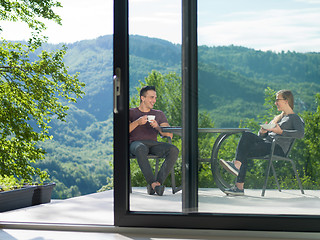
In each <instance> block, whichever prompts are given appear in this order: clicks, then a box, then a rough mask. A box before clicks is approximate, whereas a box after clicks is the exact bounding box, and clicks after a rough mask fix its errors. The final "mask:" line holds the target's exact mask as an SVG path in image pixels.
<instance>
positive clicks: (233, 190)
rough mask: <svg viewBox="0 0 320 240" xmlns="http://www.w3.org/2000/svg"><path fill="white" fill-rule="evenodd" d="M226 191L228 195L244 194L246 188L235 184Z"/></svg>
mask: <svg viewBox="0 0 320 240" xmlns="http://www.w3.org/2000/svg"><path fill="white" fill-rule="evenodd" d="M224 193H225V194H227V195H234V196H243V195H244V189H239V188H238V187H237V186H233V187H232V188H227V189H225V190H224Z"/></svg>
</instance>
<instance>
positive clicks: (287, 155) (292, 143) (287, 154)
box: [285, 138, 296, 158]
mask: <svg viewBox="0 0 320 240" xmlns="http://www.w3.org/2000/svg"><path fill="white" fill-rule="evenodd" d="M295 141H296V139H295V138H293V139H292V140H291V144H290V146H289V148H288V151H287V152H286V153H285V157H286V158H287V157H289V154H290V152H291V149H292V148H293V145H294V142H295Z"/></svg>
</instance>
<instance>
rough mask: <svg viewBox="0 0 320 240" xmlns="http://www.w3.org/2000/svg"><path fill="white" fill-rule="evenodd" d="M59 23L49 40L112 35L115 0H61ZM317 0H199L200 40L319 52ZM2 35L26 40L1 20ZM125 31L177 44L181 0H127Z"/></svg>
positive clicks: (18, 27)
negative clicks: (60, 20) (127, 22)
mask: <svg viewBox="0 0 320 240" xmlns="http://www.w3.org/2000/svg"><path fill="white" fill-rule="evenodd" d="M60 2H61V3H62V5H63V6H64V7H63V8H62V9H58V10H57V13H58V14H60V16H61V17H62V19H63V22H62V23H63V25H62V26H59V25H57V24H55V23H47V27H48V30H47V31H46V35H47V36H48V37H49V42H50V43H61V42H63V43H72V42H76V41H80V40H84V39H94V38H97V37H99V36H103V35H107V34H112V33H113V0H90V1H88V0H60ZM319 22H320V0H198V44H199V45H208V46H228V45H231V44H233V45H236V46H244V47H249V48H254V49H256V50H263V51H268V50H271V51H278V52H279V51H288V50H289V51H297V52H320V24H319ZM1 26H2V27H3V30H4V31H3V33H1V36H2V37H4V38H6V39H9V40H25V39H27V37H26V36H27V35H26V29H25V26H23V25H21V24H17V23H15V24H12V23H3V22H1ZM129 34H137V35H143V36H149V37H154V38H161V39H165V40H168V41H170V42H172V43H181V0H129Z"/></svg>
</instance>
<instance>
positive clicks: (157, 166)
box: [130, 137, 182, 194]
mask: <svg viewBox="0 0 320 240" xmlns="http://www.w3.org/2000/svg"><path fill="white" fill-rule="evenodd" d="M164 138H167V140H168V143H172V141H171V138H170V137H164ZM147 158H148V159H155V160H156V165H155V170H154V172H155V176H157V174H158V172H159V162H160V159H161V158H163V156H157V155H153V154H149V155H148V156H147ZM131 159H136V157H135V156H133V155H130V160H131ZM170 174H171V187H172V194H175V193H177V192H179V191H180V190H181V189H182V188H181V187H177V186H176V178H175V174H174V168H172V170H171V173H170ZM130 193H132V186H131V178H130Z"/></svg>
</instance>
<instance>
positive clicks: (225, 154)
mask: <svg viewBox="0 0 320 240" xmlns="http://www.w3.org/2000/svg"><path fill="white" fill-rule="evenodd" d="M319 7H320V4H319V3H317V2H302V1H284V2H281V3H279V2H277V1H264V2H259V3H257V2H253V1H250V0H247V1H227V2H223V1H206V0H199V1H198V12H199V15H198V44H199V47H198V53H199V56H198V58H199V62H198V69H199V70H198V71H199V73H198V74H199V112H203V114H204V115H202V116H201V115H200V116H199V123H200V122H201V118H203V116H205V117H206V119H207V125H204V127H209V126H210V127H211V126H213V127H214V128H248V130H250V131H251V132H253V133H258V131H259V129H260V124H263V123H265V122H266V121H268V122H269V121H270V120H272V119H273V117H274V116H275V115H276V114H277V112H278V111H277V106H278V103H277V105H275V97H276V94H275V93H276V91H278V90H280V89H290V90H291V91H292V92H293V93H294V96H295V107H294V112H295V113H297V114H299V115H300V116H301V117H302V118H303V119H304V120H305V127H306V129H308V128H309V127H308V126H313V122H314V121H315V117H316V116H317V115H318V114H319V112H318V111H319V110H317V104H316V103H315V100H316V99H318V98H319V96H318V95H316V94H317V92H319V90H320V85H319V84H318V83H317V81H316V78H315V76H318V75H319V74H318V71H317V70H316V65H317V64H318V63H319V57H320V54H319V45H317V44H315V42H314V39H319V37H320V36H319V26H316V25H315V24H314V21H315V18H319V17H320V16H319V12H318V10H319ZM278 110H279V109H278ZM279 111H280V112H281V111H283V109H280V110H279ZM314 130H315V129H313V130H311V131H314ZM241 136H242V133H237V134H231V135H229V136H226V137H225V138H222V140H223V141H221V142H219V143H220V146H219V150H218V151H216V152H211V151H212V149H213V147H212V146H214V142H217V139H218V138H219V135H217V134H216V135H210V136H208V135H207V134H203V136H202V135H199V153H200V154H199V155H200V158H204V161H203V162H200V165H199V210H200V211H201V212H213V213H246V214H248V213H249V214H250V213H254V214H255V213H263V214H279V213H281V214H316V215H318V214H319V210H318V209H315V210H314V211H313V210H311V209H310V208H309V207H308V204H309V203H311V204H312V205H313V201H318V199H319V197H320V194H319V193H318V191H317V189H318V187H317V186H316V184H314V183H315V182H314V181H315V180H316V179H317V176H316V175H315V174H314V173H313V172H312V171H310V168H316V166H317V164H316V163H315V162H314V161H313V160H311V159H310V155H309V154H308V153H307V152H308V151H309V150H310V149H314V150H315V148H313V146H312V144H311V145H310V144H309V143H310V142H314V138H313V137H311V136H309V135H308V134H306V135H305V136H304V138H302V139H299V140H297V141H296V143H295V145H294V146H293V149H292V151H291V154H290V157H291V158H292V159H293V161H294V162H295V163H296V165H297V170H298V174H299V176H300V178H301V179H302V185H303V188H304V189H306V190H305V191H304V192H305V194H302V193H301V191H300V187H299V184H298V182H297V180H296V176H295V174H294V171H292V167H291V164H290V162H282V161H281V162H280V161H279V162H274V164H273V165H274V169H275V171H276V172H277V178H276V177H275V175H273V174H272V173H273V170H272V168H273V166H271V167H272V168H271V173H270V177H269V180H268V185H267V190H266V193H265V196H264V197H262V196H261V191H262V188H263V185H264V181H265V169H266V168H267V161H262V160H257V159H255V160H249V161H248V172H247V175H246V178H245V194H244V196H235V197H230V196H227V195H226V194H225V193H224V192H223V191H225V189H226V188H228V187H229V186H233V185H234V183H235V181H236V177H235V176H234V175H232V174H230V173H229V172H227V171H226V170H225V169H224V168H223V167H222V165H221V164H220V163H219V160H220V159H224V160H225V161H232V160H234V159H235V153H236V149H237V145H238V142H239V140H240V137H241ZM218 140H219V139H218ZM315 151H317V152H318V150H315ZM210 154H212V155H211V159H212V160H211V162H209V163H207V162H205V161H206V160H205V159H208V158H210ZM213 160H214V161H213ZM228 165H229V164H228ZM277 180H278V182H279V187H280V188H281V189H282V191H281V192H279V191H278V186H277ZM316 181H317V180H316ZM239 195H240V194H239ZM241 195H242V194H241Z"/></svg>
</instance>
